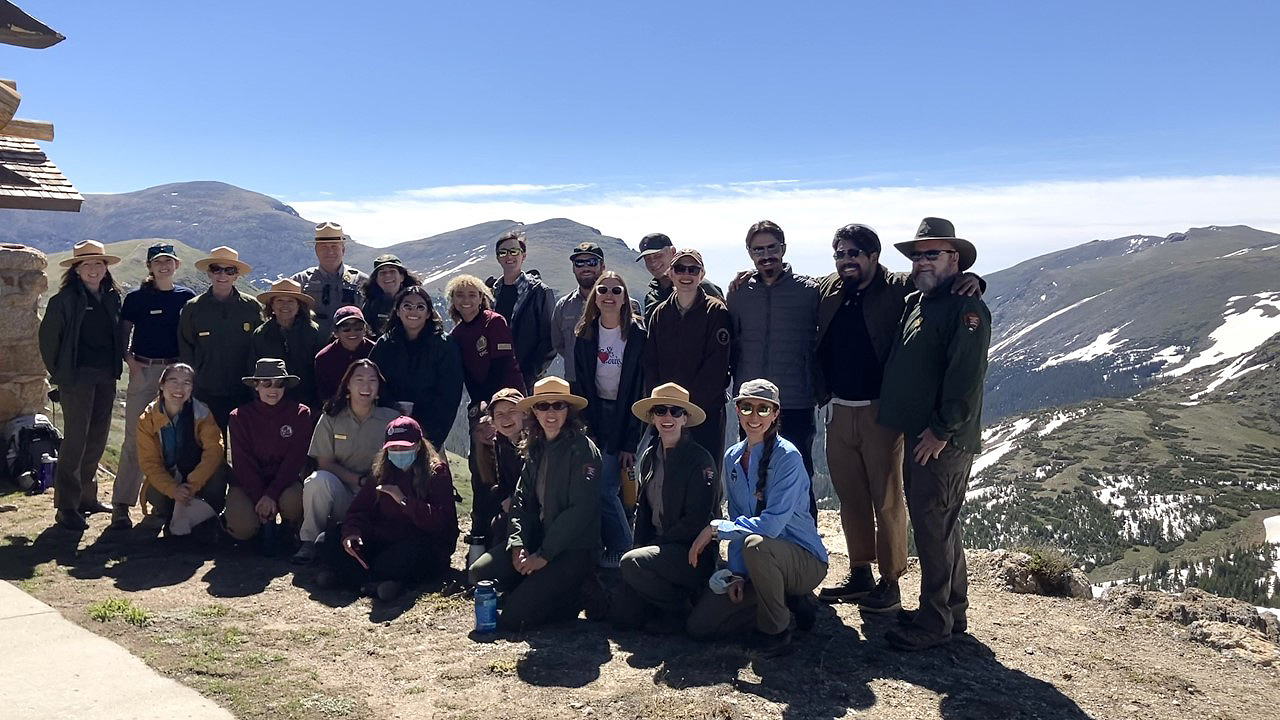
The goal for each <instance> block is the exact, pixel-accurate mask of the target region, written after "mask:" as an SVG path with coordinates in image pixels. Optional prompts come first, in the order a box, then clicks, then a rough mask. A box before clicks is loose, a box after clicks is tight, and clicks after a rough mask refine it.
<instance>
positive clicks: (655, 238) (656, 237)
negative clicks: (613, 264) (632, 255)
mask: <svg viewBox="0 0 1280 720" xmlns="http://www.w3.org/2000/svg"><path fill="white" fill-rule="evenodd" d="M674 245H675V243H673V242H671V238H669V237H667V236H666V235H663V234H662V233H649V234H648V235H645V236H644V237H643V238H640V257H637V258H636V262H640V258H642V257H645V256H646V255H652V254H654V253H656V252H659V251H661V250H662V248H669V247H673V246H674Z"/></svg>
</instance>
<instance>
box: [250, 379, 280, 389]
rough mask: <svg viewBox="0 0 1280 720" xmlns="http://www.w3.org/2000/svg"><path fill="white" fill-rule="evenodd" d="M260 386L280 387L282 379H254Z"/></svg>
mask: <svg viewBox="0 0 1280 720" xmlns="http://www.w3.org/2000/svg"><path fill="white" fill-rule="evenodd" d="M254 382H255V383H256V384H257V386H258V387H260V388H282V387H284V380H256V381H254Z"/></svg>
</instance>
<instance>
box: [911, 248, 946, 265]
mask: <svg viewBox="0 0 1280 720" xmlns="http://www.w3.org/2000/svg"><path fill="white" fill-rule="evenodd" d="M955 252H956V251H955V250H923V251H918V252H910V253H907V257H908V258H911V262H913V263H914V262H920V261H921V260H928V261H929V262H933V261H934V260H937V259H938V258H940V257H942V255H943V254H944V253H946V254H954V253H955Z"/></svg>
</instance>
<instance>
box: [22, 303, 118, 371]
mask: <svg viewBox="0 0 1280 720" xmlns="http://www.w3.org/2000/svg"><path fill="white" fill-rule="evenodd" d="M120 302H121V300H120V293H119V292H117V291H115V290H107V289H106V288H103V289H102V305H103V307H105V308H106V310H107V316H108V317H110V318H111V322H112V323H113V324H114V332H113V333H112V337H113V338H114V343H115V350H114V352H113V357H112V371H113V375H114V377H115V378H116V379H117V380H118V379H119V378H120V374H121V371H122V369H123V367H124V331H123V326H122V325H121V324H120ZM88 305H89V295H88V292H87V291H86V290H85V289H84V286H82V285H80V284H78V283H77V284H76V285H73V286H71V287H68V288H63V289H62V290H59V291H58V292H57V293H56V294H55V295H54V296H53V297H51V298H49V305H48V306H47V307H45V310H44V317H43V318H41V319H40V331H39V342H40V357H41V358H42V359H43V360H44V366H45V367H46V368H48V369H49V382H50V384H52V385H67V384H70V383H73V382H75V379H76V370H77V369H78V367H79V354H78V350H79V345H80V322H81V320H83V319H84V313H85V309H86V308H87V307H88Z"/></svg>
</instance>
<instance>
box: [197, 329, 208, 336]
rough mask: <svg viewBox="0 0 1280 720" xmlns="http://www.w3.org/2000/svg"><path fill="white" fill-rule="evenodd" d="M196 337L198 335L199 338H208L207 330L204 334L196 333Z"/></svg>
mask: <svg viewBox="0 0 1280 720" xmlns="http://www.w3.org/2000/svg"><path fill="white" fill-rule="evenodd" d="M196 335H199V336H200V337H208V336H209V331H208V330H205V331H204V332H199V333H196Z"/></svg>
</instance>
